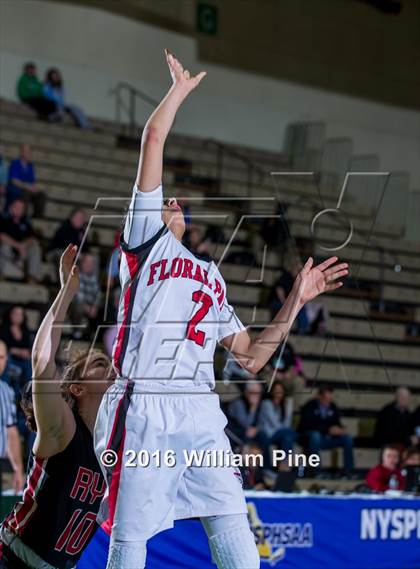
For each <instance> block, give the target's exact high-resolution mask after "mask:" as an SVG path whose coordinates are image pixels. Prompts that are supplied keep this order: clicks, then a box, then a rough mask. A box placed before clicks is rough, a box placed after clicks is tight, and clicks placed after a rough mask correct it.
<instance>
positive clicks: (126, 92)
mask: <svg viewBox="0 0 420 569" xmlns="http://www.w3.org/2000/svg"><path fill="white" fill-rule="evenodd" d="M110 94H111V95H113V96H115V120H116V122H117V124H118V125H119V128H120V130H121V132H123V133H124V134H126V135H127V136H132V137H136V136H138V128H139V125H138V124H137V120H136V117H137V103H138V102H139V101H141V102H142V103H146V104H148V105H150V106H151V107H154V108H155V107H157V106H158V104H159V101H157V100H156V99H153V97H150V96H149V95H147V94H146V93H144V92H143V91H140V89H137V88H136V87H133V85H131V84H130V83H127V82H126V81H120V82H119V83H117V85H116V86H115V87H114V89H112V90H111V93H110ZM124 119H125V120H124Z"/></svg>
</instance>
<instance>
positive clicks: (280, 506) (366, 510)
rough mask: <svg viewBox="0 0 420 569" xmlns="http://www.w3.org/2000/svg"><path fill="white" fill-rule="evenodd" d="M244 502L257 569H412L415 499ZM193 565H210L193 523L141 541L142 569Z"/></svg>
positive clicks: (101, 551) (417, 560)
mask: <svg viewBox="0 0 420 569" xmlns="http://www.w3.org/2000/svg"><path fill="white" fill-rule="evenodd" d="M247 502H248V508H249V518H250V524H251V527H252V529H253V531H254V534H255V537H256V541H257V545H258V549H259V552H260V556H261V567H262V568H264V569H268V568H269V567H271V568H272V567H279V569H420V499H408V498H404V499H403V498H395V499H391V498H384V497H360V496H359V497H345V496H342V497H301V496H290V495H288V496H286V495H282V496H278V495H273V494H268V493H265V492H264V493H258V494H255V493H247ZM108 543H109V538H108V536H107V535H106V534H105V533H104V532H103V531H102V530H99V531H98V532H97V533H96V535H95V537H94V538H93V540H92V542H91V543H90V544H89V547H88V548H87V550H86V551H85V553H84V554H83V557H82V559H81V560H80V562H79V564H78V569H104V568H105V566H106V557H107V550H108ZM197 567H200V569H214V567H215V565H213V564H212V563H211V558H210V553H209V548H208V544H207V538H206V535H205V532H204V530H203V529H202V527H201V523H200V522H199V521H198V520H197V521H196V520H186V521H180V522H176V524H175V528H174V529H172V530H168V531H165V532H162V533H160V534H158V535H157V536H155V537H154V538H153V539H151V540H150V541H149V544H148V556H147V564H146V569H166V568H168V569H192V568H197Z"/></svg>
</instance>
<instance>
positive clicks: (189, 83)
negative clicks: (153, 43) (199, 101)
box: [165, 49, 206, 93]
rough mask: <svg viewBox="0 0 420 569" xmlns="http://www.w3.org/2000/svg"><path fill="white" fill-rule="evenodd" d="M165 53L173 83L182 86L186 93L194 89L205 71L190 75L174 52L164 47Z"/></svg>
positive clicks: (204, 74)
mask: <svg viewBox="0 0 420 569" xmlns="http://www.w3.org/2000/svg"><path fill="white" fill-rule="evenodd" d="M165 55H166V61H167V62H168V67H169V71H170V73H171V77H172V81H173V82H174V84H175V85H179V86H182V87H184V88H185V91H186V92H187V93H189V92H190V91H192V90H193V89H195V88H196V87H197V85H198V84H199V83H200V81H201V80H202V79H203V77H205V76H206V72H205V71H201V72H200V73H198V75H191V74H190V72H189V71H188V69H184V68H183V67H182V65H181V63H180V62H179V61H178V60H177V58H176V57H175V56H174V54H173V53H171V52H170V51H169V50H168V49H165Z"/></svg>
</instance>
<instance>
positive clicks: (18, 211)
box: [0, 200, 41, 283]
mask: <svg viewBox="0 0 420 569" xmlns="http://www.w3.org/2000/svg"><path fill="white" fill-rule="evenodd" d="M25 209H26V204H25V202H24V201H23V200H15V201H14V202H13V203H12V204H11V205H10V208H9V212H8V213H7V214H5V215H2V216H0V277H1V276H3V274H4V272H5V271H4V270H5V265H6V262H8V261H9V262H13V263H17V264H23V265H26V268H27V278H28V281H29V282H32V283H35V282H38V281H39V280H40V277H41V248H40V246H39V243H38V241H37V239H36V238H35V233H34V230H33V228H32V225H31V223H30V222H29V220H28V219H27V217H26V215H25V214H26V212H25Z"/></svg>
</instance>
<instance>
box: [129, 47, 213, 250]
mask: <svg viewBox="0 0 420 569" xmlns="http://www.w3.org/2000/svg"><path fill="white" fill-rule="evenodd" d="M165 55H166V61H167V64H168V67H169V71H170V74H171V78H172V86H171V88H170V89H169V91H168V93H167V94H166V95H165V97H164V98H163V100H162V101H161V103H160V104H159V105H158V107H157V108H156V109H155V110H154V111H153V113H152V114H151V115H150V117H149V120H148V121H147V123H146V125H145V127H144V129H143V135H142V139H141V147H140V158H139V164H138V170H137V176H136V185H135V188H134V192H133V198H132V201H131V204H130V209H129V211H128V214H127V218H126V222H125V226H124V241H125V243H126V244H127V245H128V246H129V248H134V247H137V246H138V245H140V244H141V243H144V242H145V241H147V240H148V239H150V238H151V237H152V236H153V235H154V234H155V233H156V231H158V230H159V229H160V227H161V226H162V220H161V206H162V189H161V184H162V168H163V149H164V146H165V141H166V138H167V136H168V133H169V131H170V129H171V126H172V123H173V122H174V119H175V115H176V113H177V111H178V109H179V107H180V106H181V104H182V102H183V101H184V99H185V98H186V97H187V95H188V94H189V93H190V92H191V91H192V90H193V89H195V87H197V85H198V84H199V83H200V81H201V80H202V78H203V77H204V76H205V75H206V73H205V72H204V71H202V72H201V73H199V74H198V75H195V76H191V75H190V72H189V71H188V70H187V69H184V68H183V67H182V65H181V63H180V62H179V61H178V60H177V59H176V57H175V56H174V55H173V54H171V53H170V52H169V51H168V50H165Z"/></svg>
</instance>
